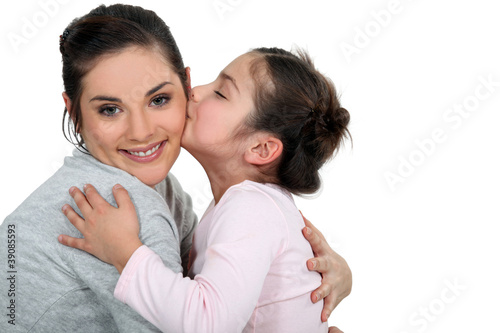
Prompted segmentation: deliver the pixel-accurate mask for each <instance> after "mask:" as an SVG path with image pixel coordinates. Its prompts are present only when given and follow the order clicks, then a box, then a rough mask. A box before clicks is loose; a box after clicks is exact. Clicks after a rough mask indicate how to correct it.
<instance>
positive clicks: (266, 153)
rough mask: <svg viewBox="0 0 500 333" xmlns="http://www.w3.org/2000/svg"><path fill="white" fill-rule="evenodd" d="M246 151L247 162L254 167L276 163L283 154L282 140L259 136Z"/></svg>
mask: <svg viewBox="0 0 500 333" xmlns="http://www.w3.org/2000/svg"><path fill="white" fill-rule="evenodd" d="M251 142H252V144H251V145H250V147H249V148H248V149H247V150H246V151H245V155H244V158H245V161H246V162H247V163H250V164H253V165H266V164H270V163H272V162H274V161H275V160H276V159H277V158H278V157H280V156H281V153H282V152H283V143H282V142H281V140H280V139H278V138H276V137H274V136H272V135H270V134H264V135H257V136H256V137H255V139H254V140H252V141H251Z"/></svg>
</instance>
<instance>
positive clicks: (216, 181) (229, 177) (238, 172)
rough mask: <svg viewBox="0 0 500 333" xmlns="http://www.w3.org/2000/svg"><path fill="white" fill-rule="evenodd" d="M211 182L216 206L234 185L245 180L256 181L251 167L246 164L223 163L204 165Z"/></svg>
mask: <svg viewBox="0 0 500 333" xmlns="http://www.w3.org/2000/svg"><path fill="white" fill-rule="evenodd" d="M202 166H203V168H204V169H205V172H206V174H207V176H208V180H209V181H210V186H211V188H212V194H213V196H214V201H215V204H217V203H218V202H219V200H220V199H221V198H222V196H223V195H224V193H226V191H227V190H228V189H229V188H230V187H231V186H233V185H236V184H239V183H241V182H243V181H245V180H254V179H253V177H252V176H251V170H252V168H251V166H250V165H245V164H244V163H234V161H233V162H228V161H226V162H222V163H218V162H215V163H202Z"/></svg>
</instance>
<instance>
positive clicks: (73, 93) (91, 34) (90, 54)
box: [60, 4, 187, 150]
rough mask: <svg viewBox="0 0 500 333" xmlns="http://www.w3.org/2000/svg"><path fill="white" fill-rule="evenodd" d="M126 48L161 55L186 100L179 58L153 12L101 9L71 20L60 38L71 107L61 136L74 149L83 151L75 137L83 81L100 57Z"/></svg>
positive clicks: (117, 7)
mask: <svg viewBox="0 0 500 333" xmlns="http://www.w3.org/2000/svg"><path fill="white" fill-rule="evenodd" d="M130 46H140V47H144V48H147V49H157V50H158V51H159V52H161V53H162V55H163V56H164V57H165V59H166V60H167V63H168V64H170V66H171V68H172V70H173V71H174V72H175V73H176V74H177V75H178V76H179V78H180V80H181V82H182V83H183V85H184V91H185V93H186V97H187V76H186V72H185V68H184V63H183V61H182V56H181V54H180V52H179V49H178V47H177V44H176V42H175V39H174V37H173V36H172V34H171V32H170V29H169V27H168V26H167V25H166V24H165V22H164V21H163V20H162V19H161V18H160V17H158V15H156V13H155V12H153V11H150V10H145V9H143V8H141V7H138V6H130V5H122V4H117V5H111V6H105V5H101V6H99V7H97V8H95V9H93V10H92V11H90V12H89V13H88V14H87V15H85V16H82V17H80V18H76V19H75V20H73V22H71V23H70V24H69V25H68V27H67V28H66V30H64V33H63V34H62V35H61V36H60V51H61V54H62V63H63V68H62V77H63V82H64V90H65V92H66V93H67V94H68V97H69V99H70V100H71V103H72V110H71V117H67V116H68V110H67V109H66V108H65V109H64V115H63V133H64V136H65V137H66V139H67V140H68V141H70V142H71V143H73V144H74V145H75V146H77V148H79V149H80V148H81V149H83V150H86V148H85V146H84V142H83V138H82V137H81V135H80V134H79V131H80V126H81V125H80V123H81V109H80V98H81V94H82V90H83V86H82V85H83V82H82V81H83V78H84V77H85V75H86V74H87V73H88V72H89V71H90V70H91V69H92V68H93V67H94V66H95V64H96V63H97V62H98V61H99V59H100V58H101V57H102V56H104V55H108V54H113V53H118V52H120V51H123V50H124V49H125V48H128V47H130ZM67 118H68V119H67ZM66 122H67V125H66Z"/></svg>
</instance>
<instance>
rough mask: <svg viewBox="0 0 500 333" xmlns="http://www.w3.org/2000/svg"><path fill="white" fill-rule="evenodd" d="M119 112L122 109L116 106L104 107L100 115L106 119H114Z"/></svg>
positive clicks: (100, 110)
mask: <svg viewBox="0 0 500 333" xmlns="http://www.w3.org/2000/svg"><path fill="white" fill-rule="evenodd" d="M118 112H120V109H119V108H117V107H116V106H103V107H102V108H100V109H99V113H100V114H102V115H104V116H106V117H112V116H114V115H116V114H117V113H118Z"/></svg>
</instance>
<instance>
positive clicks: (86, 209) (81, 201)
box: [69, 186, 92, 217]
mask: <svg viewBox="0 0 500 333" xmlns="http://www.w3.org/2000/svg"><path fill="white" fill-rule="evenodd" d="M69 194H70V195H71V197H72V198H73V201H74V202H75V204H76V205H77V206H78V209H80V211H81V212H82V215H83V217H87V216H89V214H90V213H91V212H92V206H91V205H90V203H89V202H88V201H87V198H86V197H85V194H83V193H82V191H80V189H79V188H77V187H76V186H72V187H71V188H70V189H69Z"/></svg>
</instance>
